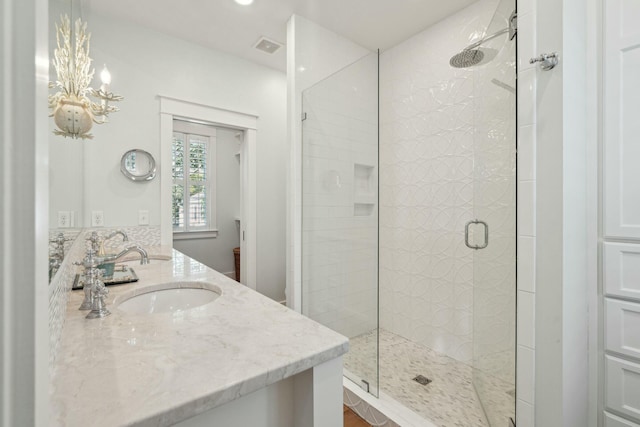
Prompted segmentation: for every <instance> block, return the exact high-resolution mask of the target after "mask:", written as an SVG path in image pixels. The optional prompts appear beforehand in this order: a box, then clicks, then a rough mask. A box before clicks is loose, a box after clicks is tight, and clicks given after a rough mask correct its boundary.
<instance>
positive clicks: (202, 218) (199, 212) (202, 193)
mask: <svg viewBox="0 0 640 427" xmlns="http://www.w3.org/2000/svg"><path fill="white" fill-rule="evenodd" d="M206 226H207V191H206V187H205V186H204V185H191V186H190V187H189V228H190V229H193V228H196V227H200V228H202V227H206Z"/></svg>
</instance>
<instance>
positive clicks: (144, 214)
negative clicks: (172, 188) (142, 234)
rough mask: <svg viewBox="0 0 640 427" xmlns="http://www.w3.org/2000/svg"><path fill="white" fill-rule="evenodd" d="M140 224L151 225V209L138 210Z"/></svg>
mask: <svg viewBox="0 0 640 427" xmlns="http://www.w3.org/2000/svg"><path fill="white" fill-rule="evenodd" d="M138 225H149V211H145V210H140V211H138Z"/></svg>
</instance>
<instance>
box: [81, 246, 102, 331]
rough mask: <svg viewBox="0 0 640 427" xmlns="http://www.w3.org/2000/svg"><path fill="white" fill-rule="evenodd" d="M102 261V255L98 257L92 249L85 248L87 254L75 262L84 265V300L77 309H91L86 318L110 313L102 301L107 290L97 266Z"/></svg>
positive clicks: (99, 316) (95, 317) (97, 317)
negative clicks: (80, 260)
mask: <svg viewBox="0 0 640 427" xmlns="http://www.w3.org/2000/svg"><path fill="white" fill-rule="evenodd" d="M103 262H104V257H98V256H96V255H95V251H94V250H93V249H87V254H86V256H85V257H84V259H83V260H82V262H78V263H75V264H76V265H82V266H83V267H84V274H83V276H84V279H83V280H84V301H83V302H82V305H80V308H79V309H80V310H91V311H90V312H89V314H87V319H99V318H102V317H107V316H108V315H110V314H111V312H110V311H109V310H108V309H107V306H106V304H105V302H104V297H106V296H107V294H108V293H109V290H108V289H107V288H106V287H105V285H104V283H103V282H102V280H100V279H101V278H102V270H100V269H99V268H98V266H99V265H100V264H102V263H103Z"/></svg>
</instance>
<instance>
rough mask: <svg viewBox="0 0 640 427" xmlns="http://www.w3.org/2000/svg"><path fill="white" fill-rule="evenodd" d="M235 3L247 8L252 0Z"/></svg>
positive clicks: (241, 0) (238, 0)
mask: <svg viewBox="0 0 640 427" xmlns="http://www.w3.org/2000/svg"><path fill="white" fill-rule="evenodd" d="M235 2H236V3H238V4H241V5H242V6H249V5H250V4H251V3H253V0H235Z"/></svg>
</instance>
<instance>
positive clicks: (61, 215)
mask: <svg viewBox="0 0 640 427" xmlns="http://www.w3.org/2000/svg"><path fill="white" fill-rule="evenodd" d="M69 227H71V218H70V217H69V211H58V228H69Z"/></svg>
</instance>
